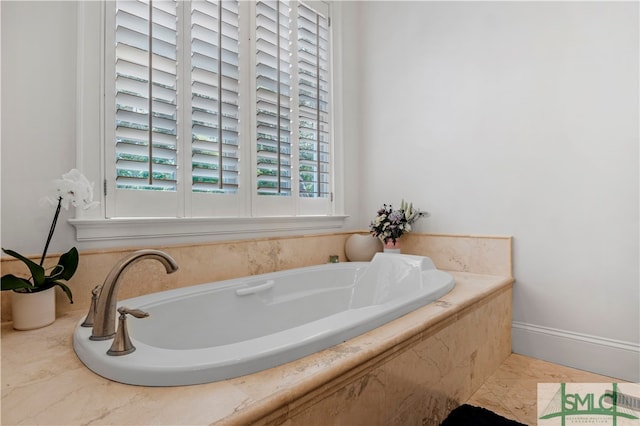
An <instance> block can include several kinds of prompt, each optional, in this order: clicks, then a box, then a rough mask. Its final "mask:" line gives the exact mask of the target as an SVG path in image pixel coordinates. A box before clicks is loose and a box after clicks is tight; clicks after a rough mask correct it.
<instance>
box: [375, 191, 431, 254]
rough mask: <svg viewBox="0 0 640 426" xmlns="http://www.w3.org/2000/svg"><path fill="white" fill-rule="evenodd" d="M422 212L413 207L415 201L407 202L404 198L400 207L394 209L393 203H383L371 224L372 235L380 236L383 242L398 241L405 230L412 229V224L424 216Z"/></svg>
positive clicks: (424, 213)
mask: <svg viewBox="0 0 640 426" xmlns="http://www.w3.org/2000/svg"><path fill="white" fill-rule="evenodd" d="M426 215H427V213H426V212H422V211H420V210H418V209H414V208H413V203H410V204H407V203H406V202H405V201H404V200H402V202H401V203H400V209H398V210H394V209H393V206H392V205H391V204H389V205H386V204H383V206H382V208H380V209H379V210H378V212H377V216H376V217H375V219H374V220H373V221H372V222H371V224H370V225H369V230H370V232H371V235H373V236H374V237H377V238H379V239H380V240H381V241H382V242H383V243H385V244H386V243H387V242H388V241H389V240H391V241H392V242H393V244H395V243H396V240H397V239H398V238H400V236H401V235H402V234H404V233H405V232H409V231H411V224H412V223H413V222H415V221H416V220H418V219H420V218H421V217H423V216H426Z"/></svg>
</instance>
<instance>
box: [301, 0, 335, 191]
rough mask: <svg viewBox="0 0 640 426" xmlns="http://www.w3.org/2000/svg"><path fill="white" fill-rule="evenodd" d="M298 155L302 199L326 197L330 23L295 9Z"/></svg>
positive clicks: (306, 9)
mask: <svg viewBox="0 0 640 426" xmlns="http://www.w3.org/2000/svg"><path fill="white" fill-rule="evenodd" d="M297 24H298V52H297V53H298V136H299V138H298V152H299V176H300V196H301V197H328V196H329V194H330V192H331V189H330V186H329V184H330V182H329V175H330V152H329V151H330V127H329V117H330V115H329V21H328V19H327V18H326V17H324V16H321V15H320V14H319V13H317V12H316V11H314V10H313V9H311V8H310V7H308V6H306V5H304V4H302V3H301V4H299V5H298V19H297Z"/></svg>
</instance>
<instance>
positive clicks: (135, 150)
mask: <svg viewBox="0 0 640 426" xmlns="http://www.w3.org/2000/svg"><path fill="white" fill-rule="evenodd" d="M106 7H107V12H106V18H107V19H106V32H105V33H106V36H105V45H106V48H105V74H104V75H105V77H104V78H105V92H106V95H105V107H104V108H105V120H104V123H105V125H104V126H105V136H104V138H105V166H104V167H105V177H106V179H105V182H106V185H105V187H106V190H107V196H106V216H107V217H112V218H120V217H167V218H176V217H177V218H180V217H194V218H196V217H262V216H296V215H331V214H332V213H333V209H332V204H333V203H332V199H333V194H332V192H333V180H332V179H333V178H332V176H333V164H334V159H333V157H332V147H333V145H332V141H331V134H332V129H331V124H332V123H331V113H332V111H331V98H330V95H331V86H330V84H331V77H330V76H331V72H330V60H329V59H330V39H331V36H330V28H329V17H328V6H327V4H326V3H318V2H314V3H313V5H312V4H311V2H309V4H305V3H302V2H293V1H258V2H242V1H241V2H238V1H230V0H228V1H227V0H225V1H193V2H178V1H130V0H125V1H123V0H117V1H116V2H107V3H106Z"/></svg>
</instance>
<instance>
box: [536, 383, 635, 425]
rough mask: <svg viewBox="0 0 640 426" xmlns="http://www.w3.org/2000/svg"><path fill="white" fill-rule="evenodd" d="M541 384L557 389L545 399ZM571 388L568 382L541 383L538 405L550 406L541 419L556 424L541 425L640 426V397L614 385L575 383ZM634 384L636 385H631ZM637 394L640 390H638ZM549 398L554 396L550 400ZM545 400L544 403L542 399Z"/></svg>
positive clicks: (546, 407)
mask: <svg viewBox="0 0 640 426" xmlns="http://www.w3.org/2000/svg"><path fill="white" fill-rule="evenodd" d="M540 385H550V386H552V387H555V388H557V390H556V391H555V393H552V394H550V393H549V390H548V389H547V390H546V392H545V393H544V394H545V395H547V397H546V398H544V396H543V395H541V394H542V392H541V390H544V389H541V387H540ZM569 385H570V387H567V384H566V383H555V384H550V383H541V384H539V386H538V405H539V406H542V405H541V404H544V402H545V401H544V399H547V405H546V406H545V408H544V410H542V412H541V413H540V412H539V419H540V420H552V419H555V420H556V421H555V422H550V423H546V422H540V423H539V424H540V425H543V424H558V421H560V423H559V424H561V425H562V426H565V425H566V424H567V419H569V420H570V421H571V424H580V423H582V424H585V423H589V424H593V423H599V424H611V425H614V426H618V425H622V424H625V425H626V424H634V425H640V421H639V420H640V417H638V416H639V415H640V412H639V411H638V408H639V407H640V397H639V395H633V394H630V393H629V392H627V393H623V392H621V391H620V388H619V385H618V383H611V384H608V383H606V384H596V383H591V384H586V383H571V384H569ZM631 385H633V384H631ZM635 390H636V391H637V388H635ZM549 395H552V396H551V397H550V398H549ZM541 397H542V399H543V400H541Z"/></svg>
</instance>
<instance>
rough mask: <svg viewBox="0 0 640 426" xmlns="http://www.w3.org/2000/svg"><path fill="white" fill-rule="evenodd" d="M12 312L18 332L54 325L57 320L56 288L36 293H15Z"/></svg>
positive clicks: (12, 300)
mask: <svg viewBox="0 0 640 426" xmlns="http://www.w3.org/2000/svg"><path fill="white" fill-rule="evenodd" d="M11 312H12V314H13V328H14V329H16V330H33V329H36V328H41V327H46V326H47V325H49V324H52V323H53V322H54V321H55V320H56V289H55V287H51V288H49V289H47V290H44V291H38V292H35V293H22V292H18V291H13V292H12V294H11Z"/></svg>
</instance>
